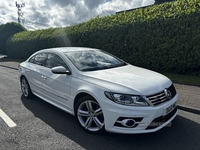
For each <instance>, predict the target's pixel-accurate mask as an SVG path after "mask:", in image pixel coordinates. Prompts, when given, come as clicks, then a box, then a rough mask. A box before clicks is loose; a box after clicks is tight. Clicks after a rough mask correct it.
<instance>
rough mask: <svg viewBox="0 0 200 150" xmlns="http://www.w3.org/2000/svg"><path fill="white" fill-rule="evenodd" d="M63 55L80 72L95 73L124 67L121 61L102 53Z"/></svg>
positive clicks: (66, 53)
mask: <svg viewBox="0 0 200 150" xmlns="http://www.w3.org/2000/svg"><path fill="white" fill-rule="evenodd" d="M65 55H66V56H67V57H68V58H69V59H70V61H71V62H72V63H73V64H74V65H75V66H76V67H77V68H78V69H79V70H81V71H95V70H101V69H109V68H115V67H120V66H124V65H126V63H125V62H124V61H122V60H121V59H119V58H116V57H114V56H112V55H110V54H107V53H105V52H102V51H95V50H85V51H71V52H65Z"/></svg>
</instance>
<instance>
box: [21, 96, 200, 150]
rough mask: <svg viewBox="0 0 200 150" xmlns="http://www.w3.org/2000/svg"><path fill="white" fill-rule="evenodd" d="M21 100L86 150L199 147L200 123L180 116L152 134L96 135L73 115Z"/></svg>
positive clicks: (47, 105)
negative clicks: (87, 129) (82, 125)
mask: <svg viewBox="0 0 200 150" xmlns="http://www.w3.org/2000/svg"><path fill="white" fill-rule="evenodd" d="M21 100H22V103H23V104H24V106H25V107H26V108H27V109H28V110H30V111H31V112H32V113H33V114H34V115H35V117H38V118H39V119H41V120H42V121H43V122H45V123H46V124H48V125H49V126H51V127H52V128H53V129H54V130H55V131H56V132H58V133H60V134H62V135H64V136H66V137H68V138H70V139H71V140H73V141H74V142H76V143H77V144H79V145H80V146H82V147H83V148H85V149H88V150H93V149H95V150H96V149H104V150H106V149H108V150H111V149H115V150H118V149H119V150H122V149H126V150H128V149H134V150H137V149H140V150H144V149H148V150H151V149H152V150H157V149H159V150H160V149H162V150H165V149H166V150H169V149H170V150H173V149H174V150H177V149H192V150H198V149H199V147H200V132H199V131H200V124H198V123H196V122H193V121H191V120H189V119H187V118H184V117H182V116H180V115H178V116H177V117H176V118H175V120H174V121H173V122H172V125H171V126H170V127H165V128H163V129H161V130H159V131H157V132H155V133H148V134H132V135H124V134H114V133H107V132H104V133H103V134H98V135H96V134H89V133H86V132H84V131H83V130H82V129H81V128H80V127H79V126H78V124H77V122H76V120H75V117H74V116H72V115H70V114H68V113H66V112H64V111H62V110H60V109H58V108H56V107H54V106H52V105H50V104H48V103H46V102H45V101H43V100H41V99H40V98H37V97H34V98H33V99H31V100H28V99H26V98H24V97H23V96H22V97H21ZM55 118H56V119H55Z"/></svg>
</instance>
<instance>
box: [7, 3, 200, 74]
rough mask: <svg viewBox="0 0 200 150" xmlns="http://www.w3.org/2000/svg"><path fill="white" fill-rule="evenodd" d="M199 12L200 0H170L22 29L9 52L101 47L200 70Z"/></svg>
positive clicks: (159, 67)
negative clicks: (71, 22)
mask: <svg viewBox="0 0 200 150" xmlns="http://www.w3.org/2000/svg"><path fill="white" fill-rule="evenodd" d="M199 16H200V0H179V1H176V2H167V3H163V4H161V5H154V6H151V7H146V8H143V9H136V10H133V11H131V12H123V13H119V14H116V15H111V16H106V17H103V18H99V17H96V18H94V19H91V20H90V21H88V22H85V23H81V24H78V25H75V26H72V27H66V28H56V29H47V30H38V31H26V32H21V33H18V34H15V35H14V36H12V38H10V39H9V41H8V42H7V51H8V54H9V57H17V58H27V57H28V56H30V55H31V54H32V53H33V52H35V51H38V50H40V49H43V48H49V47H60V46H84V47H95V48H100V49H103V50H106V51H108V52H110V53H112V54H114V55H117V56H118V57H120V58H122V59H124V60H126V61H128V62H130V63H131V64H134V65H137V66H141V67H146V68H149V69H153V70H156V71H171V72H179V73H185V72H190V71H196V70H199V69H200V42H199V41H200V17H199ZM16 49H17V52H16Z"/></svg>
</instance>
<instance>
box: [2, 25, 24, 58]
mask: <svg viewBox="0 0 200 150" xmlns="http://www.w3.org/2000/svg"><path fill="white" fill-rule="evenodd" d="M25 30H26V29H25V28H23V27H22V26H21V25H20V24H17V23H14V22H11V23H7V24H3V25H0V54H4V55H7V51H6V41H7V40H8V38H9V37H10V36H12V35H14V34H15V33H18V32H21V31H25Z"/></svg>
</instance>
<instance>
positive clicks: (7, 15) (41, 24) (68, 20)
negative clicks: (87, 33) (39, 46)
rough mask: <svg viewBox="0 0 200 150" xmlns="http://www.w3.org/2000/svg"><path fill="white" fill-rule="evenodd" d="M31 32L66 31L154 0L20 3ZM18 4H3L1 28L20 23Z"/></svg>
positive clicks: (0, 7) (36, 0) (29, 0)
mask: <svg viewBox="0 0 200 150" xmlns="http://www.w3.org/2000/svg"><path fill="white" fill-rule="evenodd" d="M17 2H18V3H22V2H25V4H26V5H25V7H24V8H22V11H23V12H24V18H25V20H26V21H25V24H24V26H25V28H27V29H28V30H35V29H44V28H50V27H64V26H70V25H74V24H77V23H80V22H85V21H88V20H89V19H91V18H94V17H96V16H97V15H99V16H104V15H110V14H114V13H115V12H118V11H123V10H127V9H132V8H137V7H141V6H146V5H151V4H153V3H154V0H24V1H22V0H20V1H19V0H18V1H17ZM17 18H18V15H17V8H16V5H15V1H1V2H0V24H5V23H7V22H12V21H14V22H17Z"/></svg>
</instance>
